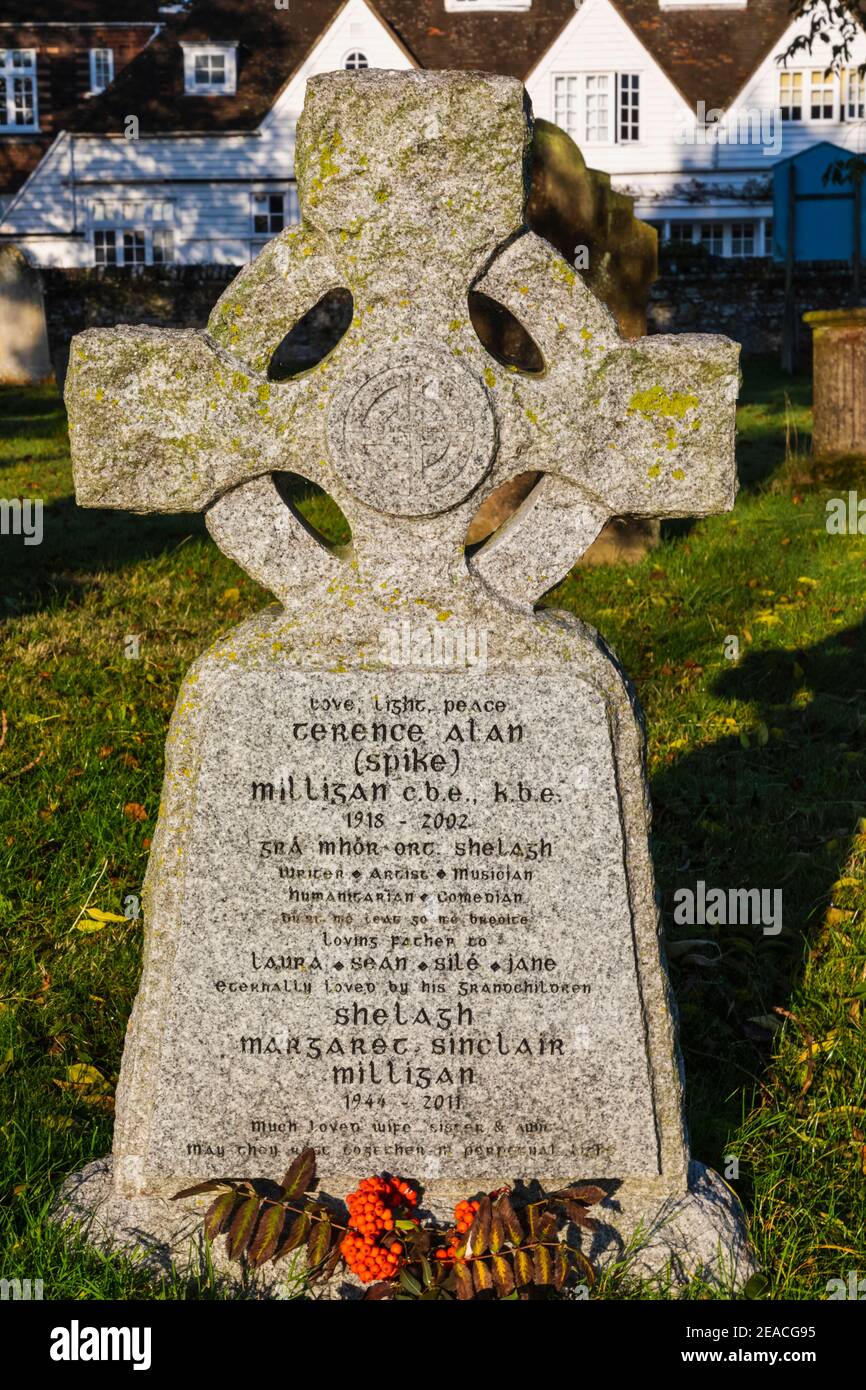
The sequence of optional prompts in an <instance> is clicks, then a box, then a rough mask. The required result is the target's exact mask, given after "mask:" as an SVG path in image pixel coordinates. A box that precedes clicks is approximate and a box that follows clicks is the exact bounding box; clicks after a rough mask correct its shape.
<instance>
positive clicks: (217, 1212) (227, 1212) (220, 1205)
mask: <svg viewBox="0 0 866 1390" xmlns="http://www.w3.org/2000/svg"><path fill="white" fill-rule="evenodd" d="M240 1205H241V1202H240V1199H239V1198H238V1197H237V1196H236V1195H235V1193H234V1192H224V1193H223V1194H222V1196H221V1197H217V1199H216V1201H215V1202H211V1204H210V1206H209V1207H208V1209H207V1211H206V1212H205V1217H204V1233H205V1235H206V1236H207V1238H208V1240H216V1238H217V1236H221V1235H222V1234H223V1232H224V1231H227V1230H228V1228H229V1226H230V1225H231V1221H232V1217H233V1216H234V1214H235V1209H236V1208H237V1207H239V1206H240Z"/></svg>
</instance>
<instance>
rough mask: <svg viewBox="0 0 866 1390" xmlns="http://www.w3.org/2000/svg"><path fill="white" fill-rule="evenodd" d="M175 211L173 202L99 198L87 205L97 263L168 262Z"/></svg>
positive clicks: (155, 263) (170, 254) (162, 263)
mask: <svg viewBox="0 0 866 1390" xmlns="http://www.w3.org/2000/svg"><path fill="white" fill-rule="evenodd" d="M173 211H174V209H173V206H172V204H171V203H170V202H159V203H145V202H142V201H140V200H136V199H129V200H127V201H123V202H121V201H119V200H116V201H115V200H108V199H102V198H100V199H96V200H95V201H94V202H92V203H91V204H90V206H89V208H88V219H89V224H90V229H91V236H92V241H93V263H94V265H168V264H169V263H170V262H171V261H173V260H174V233H173V231H172V226H171V222H172V215H173Z"/></svg>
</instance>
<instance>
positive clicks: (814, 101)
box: [809, 68, 836, 121]
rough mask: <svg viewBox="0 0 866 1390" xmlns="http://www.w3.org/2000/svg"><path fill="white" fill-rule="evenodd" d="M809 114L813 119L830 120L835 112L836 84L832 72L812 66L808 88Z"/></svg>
mask: <svg viewBox="0 0 866 1390" xmlns="http://www.w3.org/2000/svg"><path fill="white" fill-rule="evenodd" d="M809 114H810V116H811V117H812V120H813V121H832V120H833V119H834V117H835V114H836V84H835V81H834V79H833V74H832V73H830V74H829V75H825V73H824V70H823V68H813V69H812V74H811V82H810V88H809Z"/></svg>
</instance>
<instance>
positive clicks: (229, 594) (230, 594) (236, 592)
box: [220, 589, 241, 603]
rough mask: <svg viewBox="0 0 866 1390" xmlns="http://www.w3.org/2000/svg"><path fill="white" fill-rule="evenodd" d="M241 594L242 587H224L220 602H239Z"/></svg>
mask: <svg viewBox="0 0 866 1390" xmlns="http://www.w3.org/2000/svg"><path fill="white" fill-rule="evenodd" d="M240 596H241V591H240V589H224V590H223V592H222V594H221V595H220V603H237V601H238V599H239V598H240Z"/></svg>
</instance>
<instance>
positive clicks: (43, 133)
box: [0, 0, 175, 212]
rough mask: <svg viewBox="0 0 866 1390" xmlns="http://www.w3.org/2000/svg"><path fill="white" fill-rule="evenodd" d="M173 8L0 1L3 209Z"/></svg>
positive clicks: (109, 1) (141, 3)
mask: <svg viewBox="0 0 866 1390" xmlns="http://www.w3.org/2000/svg"><path fill="white" fill-rule="evenodd" d="M174 12H175V7H174V6H172V5H170V4H169V5H167V6H166V7H165V8H162V7H161V5H160V0H63V3H56V0H54V2H49V3H46V0H2V3H0V212H2V211H3V209H4V208H5V207H8V205H9V203H10V202H11V200H12V198H13V197H14V196H15V194H16V193H17V192H18V190H19V189H20V187H21V185H22V184H23V183H24V181H25V179H26V178H27V177H28V176H29V175H30V174H31V173H32V172H33V170H34V169H35V168H36V166H37V165H38V164H39V161H40V160H41V159H42V156H43V155H44V154H45V152H46V150H47V149H48V147H49V146H50V144H51V142H52V140H53V139H54V138H55V136H56V135H57V134H58V132H60V131H62V130H65V129H66V128H67V126H68V125H69V123H70V122H71V120H72V119H74V116H75V113H76V112H77V110H78V109H79V108H80V107H82V106H83V105H85V104H86V103H87V102H88V101H90V100H91V99H92V98H93V97H95V96H98V95H99V93H100V92H102V91H104V90H105V88H106V87H108V86H109V85H110V83H111V82H112V81H113V80H114V78H115V76H116V75H117V74H118V73H120V72H121V71H122V70H123V68H124V67H126V65H127V63H131V62H132V60H133V58H136V57H137V56H138V54H139V53H141V51H142V49H144V48H145V46H146V45H147V44H148V43H150V41H151V39H153V38H154V37H155V36H156V35H157V34H158V33H159V30H160V26H161V25H162V24H163V23H164V22H165V21H166V20H167V19H168V17H169V15H170V14H172V13H174Z"/></svg>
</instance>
